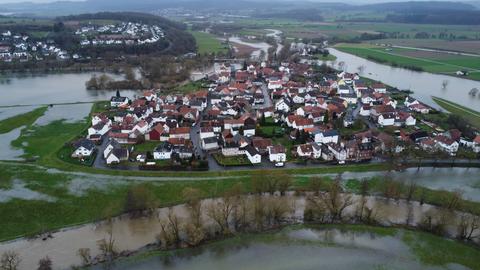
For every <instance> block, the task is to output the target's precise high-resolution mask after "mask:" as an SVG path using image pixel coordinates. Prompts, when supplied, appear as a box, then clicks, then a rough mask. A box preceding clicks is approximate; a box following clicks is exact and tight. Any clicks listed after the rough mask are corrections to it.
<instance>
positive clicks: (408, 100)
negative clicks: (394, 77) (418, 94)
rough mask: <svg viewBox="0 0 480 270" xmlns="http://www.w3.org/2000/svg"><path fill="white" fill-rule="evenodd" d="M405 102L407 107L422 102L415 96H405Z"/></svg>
mask: <svg viewBox="0 0 480 270" xmlns="http://www.w3.org/2000/svg"><path fill="white" fill-rule="evenodd" d="M403 104H404V105H405V106H406V107H410V106H413V105H416V104H420V102H419V101H418V100H416V99H414V98H413V97H411V96H408V97H406V98H405V101H404V102H403Z"/></svg>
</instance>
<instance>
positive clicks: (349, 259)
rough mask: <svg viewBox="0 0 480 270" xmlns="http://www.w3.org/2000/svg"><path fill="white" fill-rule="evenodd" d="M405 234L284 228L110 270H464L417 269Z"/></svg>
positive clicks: (417, 262)
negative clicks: (405, 239)
mask: <svg viewBox="0 0 480 270" xmlns="http://www.w3.org/2000/svg"><path fill="white" fill-rule="evenodd" d="M406 234H408V235H409V236H410V235H412V236H413V237H415V236H416V234H414V233H411V232H406V231H403V230H398V231H397V232H395V231H392V234H391V235H382V234H378V233H376V232H375V231H374V230H371V231H369V230H368V229H366V230H364V231H356V230H350V229H348V228H347V229H334V228H319V227H311V228H296V229H290V228H287V229H284V230H282V231H280V232H277V233H271V234H262V235H254V236H247V237H246V239H245V238H242V239H233V240H224V241H222V242H219V243H213V244H210V245H207V246H206V247H200V248H195V249H190V250H183V251H177V252H171V253H168V254H163V255H161V256H147V257H143V258H139V259H133V260H132V259H125V260H121V261H119V262H117V263H116V264H114V265H113V267H112V270H127V269H128V270H150V269H165V270H167V269H168V270H187V269H196V270H212V269H229V270H245V269H262V270H290V269H296V270H311V269H336V270H350V269H357V270H364V269H365V270H367V269H412V270H416V269H418V270H420V269H422V270H423V269H425V270H431V269H465V268H463V266H460V265H458V264H455V263H450V264H448V265H447V267H446V268H444V267H440V266H432V265H428V264H425V263H422V262H421V261H420V260H419V259H418V257H417V256H416V255H415V254H414V253H413V252H412V249H411V247H410V246H409V245H408V244H407V243H406V242H405V241H404V240H403V239H402V237H403V236H404V235H406ZM418 241H421V239H418ZM93 269H95V270H101V269H103V268H102V266H97V267H94V268H93Z"/></svg>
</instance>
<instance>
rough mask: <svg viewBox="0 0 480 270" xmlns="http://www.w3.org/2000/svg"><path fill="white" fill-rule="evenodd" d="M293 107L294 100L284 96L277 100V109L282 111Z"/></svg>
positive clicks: (287, 110)
mask: <svg viewBox="0 0 480 270" xmlns="http://www.w3.org/2000/svg"><path fill="white" fill-rule="evenodd" d="M291 108H292V102H290V100H289V99H287V98H282V99H280V100H278V101H277V102H275V110H276V111H281V112H289V111H290V109H291Z"/></svg>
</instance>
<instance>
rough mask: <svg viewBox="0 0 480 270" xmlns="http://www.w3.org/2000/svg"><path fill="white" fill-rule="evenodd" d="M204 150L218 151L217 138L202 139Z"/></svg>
mask: <svg viewBox="0 0 480 270" xmlns="http://www.w3.org/2000/svg"><path fill="white" fill-rule="evenodd" d="M202 149H203V150H206V151H208V150H214V149H218V140H217V138H216V137H209V138H205V139H202Z"/></svg>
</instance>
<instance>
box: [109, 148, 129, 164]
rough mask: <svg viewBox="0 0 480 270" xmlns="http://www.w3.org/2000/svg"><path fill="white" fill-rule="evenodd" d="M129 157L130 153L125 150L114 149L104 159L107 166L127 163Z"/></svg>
mask: <svg viewBox="0 0 480 270" xmlns="http://www.w3.org/2000/svg"><path fill="white" fill-rule="evenodd" d="M129 156H130V152H129V151H128V149H125V148H114V149H112V151H110V153H109V154H108V155H107V157H106V158H105V161H106V163H107V164H108V165H111V164H119V163H120V162H122V161H127V160H128V158H129Z"/></svg>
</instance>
